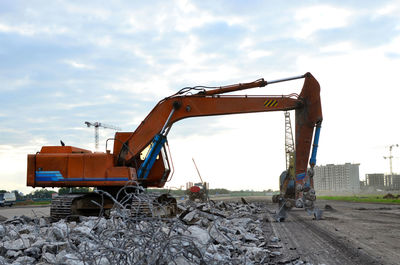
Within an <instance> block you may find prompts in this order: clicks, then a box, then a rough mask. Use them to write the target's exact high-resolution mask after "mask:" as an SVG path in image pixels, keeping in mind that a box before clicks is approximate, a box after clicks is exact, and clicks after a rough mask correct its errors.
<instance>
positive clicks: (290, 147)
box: [284, 111, 295, 176]
mask: <svg viewBox="0 0 400 265" xmlns="http://www.w3.org/2000/svg"><path fill="white" fill-rule="evenodd" d="M284 114H285V154H286V170H287V171H288V173H289V174H290V175H291V176H294V158H295V150H294V140H293V132H292V122H291V120H290V112H288V111H285V112H284Z"/></svg>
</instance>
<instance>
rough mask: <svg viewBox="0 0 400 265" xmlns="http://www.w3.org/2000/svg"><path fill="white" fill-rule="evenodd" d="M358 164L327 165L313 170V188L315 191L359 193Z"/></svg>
mask: <svg viewBox="0 0 400 265" xmlns="http://www.w3.org/2000/svg"><path fill="white" fill-rule="evenodd" d="M359 167H360V164H351V163H345V164H343V165H334V164H328V165H325V166H316V167H315V168H314V172H315V174H314V188H315V190H316V191H344V192H359V191H360V173H359Z"/></svg>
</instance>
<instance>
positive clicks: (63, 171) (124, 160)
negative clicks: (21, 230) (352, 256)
mask: <svg viewBox="0 0 400 265" xmlns="http://www.w3.org/2000/svg"><path fill="white" fill-rule="evenodd" d="M295 79H304V84H303V88H302V90H301V92H300V94H299V95H297V94H290V95H278V96H277V95H275V96H268V95H263V96H250V95H225V94H226V93H229V92H235V91H240V90H245V89H251V88H255V87H264V86H266V85H269V84H274V83H279V82H285V81H290V80H295ZM288 110H295V116H296V117H295V158H294V167H295V169H294V171H293V172H295V175H293V176H292V175H290V174H287V175H286V176H285V178H284V179H283V180H282V181H281V185H280V186H281V195H280V201H281V202H280V205H281V209H283V210H281V211H279V212H282V211H283V214H281V217H280V218H281V219H283V218H284V210H285V209H287V208H291V207H293V206H307V205H308V206H310V203H311V204H312V206H313V201H315V192H314V191H313V181H312V174H310V173H307V168H308V160H309V157H310V151H311V146H312V141H313V136H314V145H313V148H312V151H311V153H312V154H311V159H310V167H311V168H313V167H314V165H315V162H316V153H317V147H318V139H319V132H320V128H321V122H322V110H321V101H320V86H319V84H318V82H317V80H316V79H315V78H314V77H313V76H312V75H311V74H310V73H306V74H304V75H300V76H295V77H290V78H284V79H278V80H273V81H266V80H264V79H259V80H256V81H254V82H250V83H240V84H234V85H228V86H222V87H204V86H197V87H187V88H183V89H181V90H180V91H178V92H177V93H175V94H173V95H171V96H169V97H167V98H164V99H163V100H161V101H160V102H158V104H157V105H156V106H155V107H154V108H153V110H152V111H151V112H150V113H149V114H148V115H147V117H146V118H145V119H144V120H143V121H142V122H141V124H140V125H139V127H138V128H137V129H136V130H135V131H134V132H116V134H115V137H114V139H113V140H114V147H113V152H112V153H111V152H110V151H108V150H107V151H106V152H105V153H98V152H95V153H93V152H91V151H89V150H85V149H81V148H76V147H72V146H64V145H63V146H43V147H42V148H41V150H40V152H37V153H36V154H29V155H28V169H27V185H28V186H31V187H96V189H97V190H101V191H104V192H107V193H108V194H111V195H112V196H116V195H117V193H118V191H119V190H120V189H121V188H122V187H125V186H126V185H127V183H136V184H137V185H140V186H142V187H145V188H146V187H163V186H164V184H165V183H166V181H167V180H168V179H169V177H170V175H171V173H172V169H171V164H170V155H169V150H168V143H167V135H168V133H169V131H170V129H171V127H172V125H173V124H174V123H175V122H177V121H179V120H181V119H184V118H189V117H200V116H211V115H225V114H236V113H253V112H267V111H288ZM309 172H311V171H309ZM313 195H314V196H313ZM96 196H98V193H88V194H66V195H62V196H58V197H57V198H55V199H53V202H52V207H51V216H52V217H53V218H55V219H60V218H64V217H66V216H70V215H94V214H98V212H99V209H98V206H96V205H94V204H93V203H91V202H92V201H93V200H95V201H96V200H97V201H99V199H98V198H97V197H96ZM163 198H164V200H166V201H167V202H168V203H170V204H174V203H175V204H176V201H174V199H173V198H167V197H165V196H164V197H163ZM155 200H157V201H158V202H160V200H161V199H160V198H156V199H155ZM301 203H303V205H300V204H301ZM112 205H113V201H108V202H106V203H104V202H103V208H105V209H110V208H111V207H112ZM278 216H279V213H278Z"/></svg>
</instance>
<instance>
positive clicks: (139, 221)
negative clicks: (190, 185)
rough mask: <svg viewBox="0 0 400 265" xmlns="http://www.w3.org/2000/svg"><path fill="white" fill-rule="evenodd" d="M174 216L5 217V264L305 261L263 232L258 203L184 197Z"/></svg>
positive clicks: (0, 259)
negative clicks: (287, 253)
mask: <svg viewBox="0 0 400 265" xmlns="http://www.w3.org/2000/svg"><path fill="white" fill-rule="evenodd" d="M178 207H179V209H180V213H179V214H178V215H177V217H176V218H169V219H163V218H156V217H140V218H139V217H132V216H131V214H129V211H126V209H116V210H113V211H112V213H111V217H110V218H107V219H106V218H103V217H80V218H79V220H77V221H70V222H67V221H65V220H60V221H58V222H50V219H49V218H44V217H37V218H29V217H26V216H21V217H15V218H12V219H8V220H6V221H4V222H2V223H0V239H1V240H0V264H66V265H68V264H101V265H106V264H297V265H300V264H306V263H305V262H303V261H301V260H300V259H298V258H297V259H293V260H282V258H281V257H282V253H281V251H280V249H281V246H280V242H279V239H278V238H276V237H274V236H273V234H272V233H271V232H270V231H263V230H262V227H264V225H263V224H262V222H265V220H260V216H262V214H260V213H261V212H262V210H263V209H262V207H259V206H257V205H256V204H253V203H247V202H245V201H244V202H243V203H233V202H229V203H228V202H213V201H210V202H207V203H194V202H190V201H186V202H182V203H180V204H179V205H178Z"/></svg>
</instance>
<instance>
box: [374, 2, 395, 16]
mask: <svg viewBox="0 0 400 265" xmlns="http://www.w3.org/2000/svg"><path fill="white" fill-rule="evenodd" d="M397 12H399V6H398V5H395V4H388V5H386V6H384V7H382V8H379V9H378V10H376V11H375V16H376V17H380V16H387V15H393V14H395V13H397Z"/></svg>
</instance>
